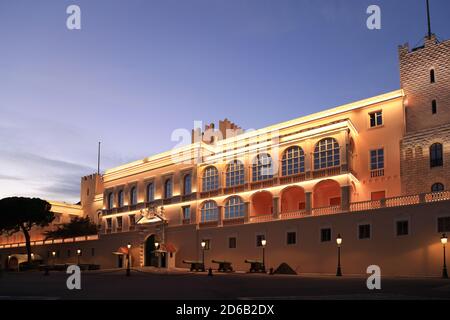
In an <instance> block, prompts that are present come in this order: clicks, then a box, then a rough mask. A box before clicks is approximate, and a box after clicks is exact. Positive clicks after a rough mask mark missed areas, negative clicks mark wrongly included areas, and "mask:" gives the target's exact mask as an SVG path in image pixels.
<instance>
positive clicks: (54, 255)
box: [52, 251, 56, 264]
mask: <svg viewBox="0 0 450 320" xmlns="http://www.w3.org/2000/svg"><path fill="white" fill-rule="evenodd" d="M52 257H53V264H55V257H56V252H55V251H53V252H52Z"/></svg>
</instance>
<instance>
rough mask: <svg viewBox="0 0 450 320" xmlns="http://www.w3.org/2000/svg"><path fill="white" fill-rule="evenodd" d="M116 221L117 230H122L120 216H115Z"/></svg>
mask: <svg viewBox="0 0 450 320" xmlns="http://www.w3.org/2000/svg"><path fill="white" fill-rule="evenodd" d="M116 222H117V230H118V231H122V217H117V218H116Z"/></svg>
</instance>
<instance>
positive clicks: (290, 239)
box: [286, 232, 297, 245]
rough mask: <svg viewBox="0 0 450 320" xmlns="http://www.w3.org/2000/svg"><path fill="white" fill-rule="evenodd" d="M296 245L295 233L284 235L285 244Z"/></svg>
mask: <svg viewBox="0 0 450 320" xmlns="http://www.w3.org/2000/svg"><path fill="white" fill-rule="evenodd" d="M296 243H297V232H288V233H287V234H286V244H288V245H289V244H296Z"/></svg>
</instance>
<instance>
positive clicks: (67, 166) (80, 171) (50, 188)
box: [0, 151, 94, 202]
mask: <svg viewBox="0 0 450 320" xmlns="http://www.w3.org/2000/svg"><path fill="white" fill-rule="evenodd" d="M0 167H1V168H2V170H3V171H4V172H5V171H6V172H7V173H1V174H0V180H3V181H6V183H1V184H0V197H4V196H12V195H24V196H37V197H40V198H44V199H47V200H65V201H69V202H78V201H79V195H80V178H81V177H82V176H85V175H87V174H90V173H92V172H94V168H91V167H89V166H86V165H84V164H79V163H74V162H70V161H66V160H59V159H52V158H48V157H45V156H42V155H38V154H34V153H28V152H19V151H16V152H11V151H2V153H1V157H0Z"/></svg>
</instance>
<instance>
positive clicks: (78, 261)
mask: <svg viewBox="0 0 450 320" xmlns="http://www.w3.org/2000/svg"><path fill="white" fill-rule="evenodd" d="M80 256H81V249H77V264H78V265H80Z"/></svg>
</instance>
